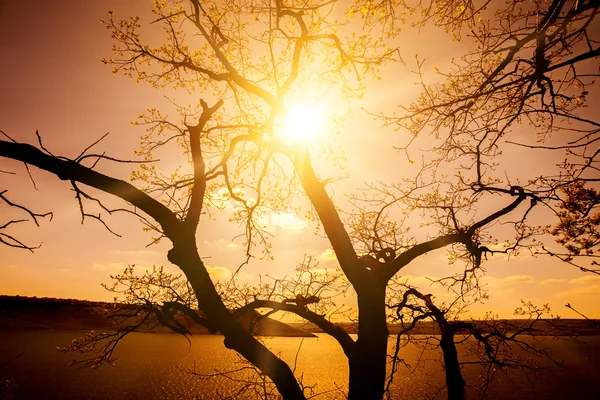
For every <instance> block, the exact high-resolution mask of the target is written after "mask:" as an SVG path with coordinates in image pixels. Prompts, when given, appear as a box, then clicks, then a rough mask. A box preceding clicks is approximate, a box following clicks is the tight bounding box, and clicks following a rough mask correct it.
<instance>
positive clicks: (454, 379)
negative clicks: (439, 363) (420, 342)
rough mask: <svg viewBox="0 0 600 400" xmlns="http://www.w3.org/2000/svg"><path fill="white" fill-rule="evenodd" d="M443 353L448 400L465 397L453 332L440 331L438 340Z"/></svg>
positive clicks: (460, 399) (459, 399)
mask: <svg viewBox="0 0 600 400" xmlns="http://www.w3.org/2000/svg"><path fill="white" fill-rule="evenodd" d="M440 346H441V347H442V352H443V353H444V368H445V369H446V386H447V387H448V400H464V399H465V380H464V379H463V377H462V373H461V371H460V365H459V363H458V353H457V352H456V345H455V344H454V332H444V331H442V340H441V342H440Z"/></svg>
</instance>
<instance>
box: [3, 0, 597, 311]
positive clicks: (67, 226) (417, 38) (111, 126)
mask: <svg viewBox="0 0 600 400" xmlns="http://www.w3.org/2000/svg"><path fill="white" fill-rule="evenodd" d="M110 9H113V10H115V11H116V12H117V13H118V16H120V17H125V16H128V15H140V16H142V17H144V16H147V13H148V2H147V1H142V0H136V1H127V2H122V1H116V0H115V1H102V2H99V1H78V0H68V1H67V0H61V1H60V2H47V1H35V2H20V1H5V2H0V51H1V54H2V64H1V66H0V68H1V72H2V74H1V75H0V79H1V88H2V89H1V90H0V129H2V130H4V131H5V132H7V133H8V134H10V135H11V136H13V137H14V138H15V139H17V140H21V141H25V142H30V143H34V142H35V140H36V139H35V135H34V133H35V130H39V132H40V134H41V135H42V136H43V139H44V141H45V144H46V147H48V148H50V149H51V150H53V151H54V152H56V153H59V154H62V155H66V156H75V155H77V154H78V153H79V152H80V151H81V149H83V148H85V147H86V146H87V145H89V144H90V143H91V142H93V141H94V140H96V139H97V138H99V137H100V136H102V135H103V134H105V133H106V132H110V136H109V137H108V138H107V139H106V140H105V141H104V142H103V145H102V146H103V147H102V148H103V149H104V150H107V151H108V152H109V153H110V154H111V155H112V156H115V157H122V158H131V157H132V154H133V150H135V149H136V148H137V147H138V144H139V136H140V134H141V133H142V128H139V127H134V126H132V125H131V123H130V122H131V121H132V120H134V119H135V117H136V116H137V115H138V114H139V113H140V112H143V111H144V110H145V109H146V108H148V107H157V108H160V107H161V106H164V105H166V104H167V103H166V100H165V99H164V98H163V97H162V95H161V93H160V92H158V91H156V90H153V89H151V88H150V87H148V86H146V85H136V84H135V81H134V80H130V79H127V78H125V77H122V76H113V75H112V74H111V73H110V67H107V66H105V65H103V64H102V63H100V62H99V60H100V59H101V58H102V57H110V56H111V52H110V47H111V40H110V35H109V32H108V31H107V30H106V29H105V28H104V27H103V26H102V25H101V24H100V23H99V22H98V21H99V19H100V18H104V17H105V16H106V11H107V10H110ZM406 35H407V36H405V37H404V39H403V40H404V41H405V45H404V47H403V57H404V59H405V60H406V61H407V62H409V64H410V61H412V60H413V53H415V52H416V51H418V52H419V53H420V54H421V57H422V58H427V60H428V65H429V66H430V68H431V70H432V69H433V66H434V65H437V66H440V67H443V66H444V65H447V64H448V62H449V61H450V59H451V57H452V56H453V55H454V54H456V52H459V51H460V49H461V46H462V44H456V43H454V44H453V43H451V42H450V41H449V39H448V38H447V37H445V36H444V35H443V34H441V33H435V32H433V33H432V32H430V31H425V32H422V33H421V34H420V35H417V34H416V33H414V32H413V33H406ZM411 35H412V36H411ZM436 35H437V36H436ZM432 38H435V40H431V39H432ZM424 43H427V46H424V45H423V44H424ZM395 68H396V69H394V70H392V71H385V72H384V73H383V78H384V79H383V82H382V83H377V84H373V86H371V87H369V89H368V90H367V94H366V96H365V99H364V100H363V102H362V103H361V104H357V107H356V109H357V110H358V109H359V107H360V106H365V107H366V108H368V109H370V110H375V111H376V110H379V109H386V110H390V109H393V108H391V107H390V105H393V106H394V107H395V105H396V104H398V103H399V102H402V101H406V100H407V99H410V98H411V96H414V95H415V93H416V92H417V88H416V87H415V86H414V85H413V84H412V81H411V79H414V76H413V75H412V74H410V72H409V69H404V68H403V67H395ZM390 88H394V89H390ZM397 88H400V90H398V89H397ZM366 135H368V136H369V138H370V139H369V140H367V141H366V140H364V139H365V136H366ZM393 135H398V134H397V133H393V132H391V131H386V130H384V129H381V128H380V126H379V123H378V122H373V121H372V119H371V118H370V117H369V116H367V115H365V114H363V113H360V112H357V114H356V117H355V119H354V120H352V121H351V123H349V124H348V126H347V129H346V130H345V131H344V132H343V141H342V143H343V145H344V150H345V152H346V155H347V157H348V160H350V161H349V162H347V164H346V165H345V172H348V173H349V175H350V178H349V179H346V180H345V181H344V182H343V183H341V184H340V185H339V186H338V187H337V189H336V200H337V199H342V198H343V192H344V191H347V190H351V189H352V188H354V187H359V186H362V185H361V183H362V182H363V181H368V180H373V179H380V178H381V179H392V178H394V177H396V176H397V174H398V171H397V170H396V169H392V168H390V167H389V166H390V163H391V162H394V160H396V159H397V157H396V158H394V157H395V153H394V152H393V151H392V150H391V148H390V142H391V144H399V143H400V141H401V138H400V139H397V136H393ZM509 154H510V157H515V159H518V160H519V163H518V165H514V163H513V165H512V166H511V167H507V168H509V169H510V168H519V169H522V170H526V171H529V172H530V173H531V174H534V173H535V169H537V168H543V165H544V164H543V160H544V157H543V156H537V155H531V154H520V153H518V152H517V151H514V152H513V153H509ZM506 157H508V156H506ZM509 161H510V160H509ZM545 161H546V162H549V163H551V162H550V161H548V160H545ZM403 168H404V169H403V170H402V171H403V172H404V173H410V167H408V166H406V165H403ZM0 169H10V170H12V171H15V172H18V174H17V175H16V176H13V175H0V179H1V183H0V189H8V190H9V192H8V195H9V196H10V198H11V199H12V200H14V201H22V202H23V203H24V204H27V205H28V206H29V207H31V208H32V209H34V210H36V211H53V212H54V220H53V221H52V222H47V221H44V222H43V223H42V224H41V227H39V228H36V227H35V226H34V225H33V224H21V225H19V226H16V227H15V229H13V230H11V233H12V234H14V235H15V236H17V237H20V238H23V239H24V240H26V242H27V243H29V244H39V243H42V242H43V245H42V247H41V248H40V249H38V250H36V251H35V252H34V253H30V252H27V251H23V250H18V249H10V248H7V247H0V277H1V278H0V294H9V295H17V294H18V295H27V296H38V297H42V296H48V297H71V298H80V299H92V300H109V299H111V296H110V294H109V293H107V292H106V291H105V290H104V289H102V288H101V287H100V284H101V283H103V282H108V281H109V274H111V273H115V272H120V271H121V270H122V269H123V267H124V266H126V265H128V264H136V265H140V266H142V267H150V266H152V265H165V266H168V265H169V263H168V261H167V260H166V250H168V246H167V243H163V244H160V245H158V246H154V247H150V248H146V247H145V245H146V244H147V243H148V242H149V235H148V234H146V233H144V232H142V230H141V226H140V224H139V223H138V222H137V220H136V219H134V218H130V217H116V218H111V219H109V220H108V221H109V222H110V224H111V227H112V228H113V229H114V230H115V231H117V232H118V233H120V234H121V235H122V236H123V238H117V237H114V236H113V235H111V234H110V233H109V232H107V231H106V230H105V229H104V228H103V227H102V226H101V225H100V224H98V223H96V222H95V221H87V222H86V223H85V224H84V225H81V224H80V214H79V210H78V207H77V203H76V201H75V199H74V198H73V193H72V192H70V191H69V187H68V185H67V184H65V183H64V182H61V181H59V180H58V179H56V178H54V177H53V176H50V175H49V174H46V173H43V172H40V171H33V176H34V178H35V181H36V184H37V187H38V189H37V190H36V189H34V188H33V185H32V184H31V182H30V181H29V180H28V179H27V178H26V175H24V174H23V173H24V168H23V167H22V166H19V165H17V164H14V163H8V162H6V161H0ZM101 170H102V171H103V172H105V173H108V174H111V175H113V176H116V177H120V178H127V177H128V176H129V172H130V170H129V169H125V170H123V168H122V167H120V166H111V165H109V164H105V165H103V167H102V168H101ZM406 171H409V172H406ZM340 201H342V200H340ZM114 204H118V202H114ZM11 212H12V210H10V209H8V208H7V207H0V221H5V220H6V219H7V218H10V213H11ZM227 219H228V217H227V215H222V216H220V217H219V218H218V219H217V220H216V221H214V222H208V223H205V224H204V225H203V226H202V227H201V229H200V230H199V235H198V243H199V245H200V248H201V256H204V257H207V258H205V260H206V263H207V265H208V266H209V269H210V270H211V272H212V273H213V276H215V277H226V276H228V274H229V273H230V271H233V270H235V268H237V266H238V265H239V263H240V262H241V261H242V260H243V252H242V251H241V250H240V242H239V241H237V242H236V241H232V238H233V237H234V236H235V235H237V234H238V233H239V231H238V230H237V227H232V226H231V225H230V224H227ZM269 224H270V230H271V231H272V232H273V233H274V234H275V236H274V239H273V248H274V255H275V261H256V262H254V261H253V262H252V263H251V264H250V265H249V266H248V267H246V268H245V269H244V279H247V280H250V281H252V282H255V281H256V280H257V279H258V276H259V275H263V276H264V275H267V274H268V275H271V276H282V275H285V274H291V273H292V272H293V269H294V266H295V265H296V264H297V263H298V262H300V261H301V260H302V258H303V255H304V254H311V255H315V256H318V258H319V259H320V262H321V267H323V268H335V260H332V259H331V257H330V253H329V252H328V249H329V246H328V243H327V241H326V240H324V239H322V238H319V237H315V236H314V235H313V234H312V232H313V231H314V224H312V223H310V222H306V221H303V220H302V219H300V218H299V217H296V216H294V215H292V214H285V213H283V214H277V215H272V216H271V217H270V218H269ZM485 265H486V269H487V271H488V273H487V277H486V278H485V280H484V282H486V283H487V288H488V289H489V292H490V296H491V299H490V301H489V302H488V303H486V304H485V305H483V306H477V307H473V308H472V313H471V314H472V315H474V316H480V315H482V313H483V312H484V311H485V310H492V311H493V312H495V313H498V314H499V315H500V316H501V317H510V316H511V315H512V310H513V309H514V308H515V307H517V306H518V305H519V299H526V300H532V301H534V302H536V303H538V304H542V303H546V302H548V303H550V305H551V307H552V309H553V312H554V313H556V314H560V315H561V316H563V317H567V318H569V317H577V316H576V315H575V314H574V313H573V312H572V311H570V310H568V309H566V308H564V304H565V303H567V302H569V303H571V305H572V306H573V307H575V308H576V309H578V310H580V311H581V312H583V313H585V314H587V315H588V316H590V317H595V318H600V300H599V298H600V277H598V276H587V275H583V274H581V273H580V272H579V271H577V270H576V269H574V268H572V267H569V266H564V265H561V264H560V263H558V262H557V261H555V260H550V259H546V258H541V259H534V258H531V257H529V256H527V255H525V254H523V255H521V256H519V257H514V258H511V260H510V262H508V260H507V258H506V257H505V256H501V255H495V256H494V257H493V258H492V259H491V260H490V261H488V262H487V263H486V264H485ZM170 268H171V270H172V271H176V268H175V267H172V266H171V267H170ZM403 271H404V274H405V275H406V276H410V277H411V279H412V282H413V283H415V284H421V285H423V286H422V287H423V288H425V287H426V283H425V282H426V280H425V277H439V276H444V275H446V274H447V271H448V266H447V260H446V257H445V254H444V252H443V251H438V252H435V253H432V254H429V255H427V256H425V257H421V258H420V259H418V260H416V261H415V262H414V264H411V265H410V266H409V267H407V268H406V270H403ZM424 290H427V289H424ZM430 290H431V291H432V292H434V293H437V294H438V297H439V298H441V299H443V298H444V294H443V293H442V292H440V291H439V289H430Z"/></svg>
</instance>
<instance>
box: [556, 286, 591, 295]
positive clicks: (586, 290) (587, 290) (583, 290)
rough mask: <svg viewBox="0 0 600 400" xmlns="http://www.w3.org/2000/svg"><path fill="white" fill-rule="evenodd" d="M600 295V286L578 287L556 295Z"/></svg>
mask: <svg viewBox="0 0 600 400" xmlns="http://www.w3.org/2000/svg"><path fill="white" fill-rule="evenodd" d="M598 294H600V285H587V286H579V287H576V288H573V289H569V290H565V291H562V292H559V293H558V294H557V296H558V297H572V296H582V295H598Z"/></svg>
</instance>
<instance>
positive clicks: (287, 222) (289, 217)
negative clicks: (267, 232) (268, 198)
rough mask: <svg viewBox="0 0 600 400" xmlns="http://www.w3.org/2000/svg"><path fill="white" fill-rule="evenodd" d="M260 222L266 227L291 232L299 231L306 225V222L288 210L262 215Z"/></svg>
mask: <svg viewBox="0 0 600 400" xmlns="http://www.w3.org/2000/svg"><path fill="white" fill-rule="evenodd" d="M260 224H261V225H263V226H265V227H266V228H267V229H271V230H274V229H281V230H284V231H287V232H292V233H301V232H302V231H303V230H304V229H305V228H306V227H307V226H308V225H307V224H306V222H304V221H302V220H301V219H300V218H298V217H296V215H294V214H293V213H288V212H282V213H272V214H269V215H268V216H264V217H262V218H261V220H260Z"/></svg>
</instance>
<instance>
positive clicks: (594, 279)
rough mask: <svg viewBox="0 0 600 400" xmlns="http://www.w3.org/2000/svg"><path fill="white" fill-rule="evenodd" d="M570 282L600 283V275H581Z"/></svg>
mask: <svg viewBox="0 0 600 400" xmlns="http://www.w3.org/2000/svg"><path fill="white" fill-rule="evenodd" d="M569 283H575V284H589V283H592V284H594V283H598V284H600V276H594V275H586V276H580V277H579V278H575V279H571V281H570V282H569Z"/></svg>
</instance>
